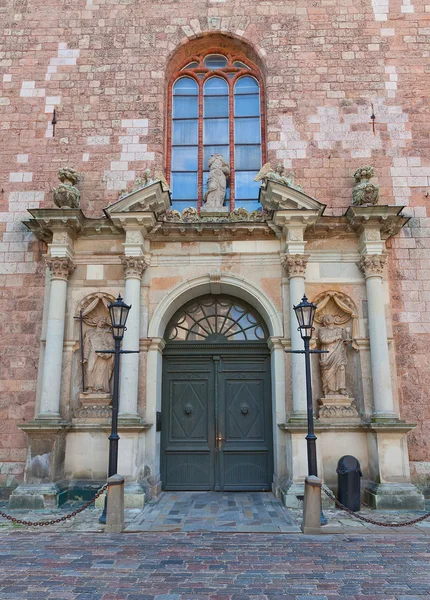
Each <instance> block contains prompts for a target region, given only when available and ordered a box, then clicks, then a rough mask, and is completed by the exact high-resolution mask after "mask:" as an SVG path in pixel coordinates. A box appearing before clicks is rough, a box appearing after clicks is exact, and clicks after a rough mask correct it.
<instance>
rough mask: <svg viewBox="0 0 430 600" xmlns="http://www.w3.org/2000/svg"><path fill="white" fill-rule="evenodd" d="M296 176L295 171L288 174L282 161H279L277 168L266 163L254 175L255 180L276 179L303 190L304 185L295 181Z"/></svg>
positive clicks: (278, 181)
mask: <svg viewBox="0 0 430 600" xmlns="http://www.w3.org/2000/svg"><path fill="white" fill-rule="evenodd" d="M295 176H296V175H295V173H294V171H290V172H289V173H288V174H287V173H286V172H285V167H284V165H283V164H282V163H278V164H277V165H276V167H275V170H273V169H272V167H271V166H270V163H266V164H265V165H263V166H262V167H261V169H260V171H259V172H258V173H257V175H256V176H255V177H254V181H276V182H277V183H282V184H283V185H287V186H288V187H290V188H293V189H295V190H298V191H302V189H303V188H302V186H300V185H298V184H295V183H294V178H295Z"/></svg>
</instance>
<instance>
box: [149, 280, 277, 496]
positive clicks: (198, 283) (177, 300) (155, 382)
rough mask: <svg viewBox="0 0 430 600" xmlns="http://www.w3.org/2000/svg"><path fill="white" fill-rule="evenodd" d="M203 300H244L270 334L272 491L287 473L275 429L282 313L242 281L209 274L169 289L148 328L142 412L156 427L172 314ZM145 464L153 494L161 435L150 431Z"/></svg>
mask: <svg viewBox="0 0 430 600" xmlns="http://www.w3.org/2000/svg"><path fill="white" fill-rule="evenodd" d="M205 294H227V295H230V296H233V297H237V298H239V299H241V300H244V301H245V302H246V303H248V304H249V305H250V306H252V307H253V308H255V309H256V311H257V312H258V313H259V314H260V315H261V317H262V319H263V320H264V322H265V325H266V327H267V329H268V332H269V338H268V346H269V350H270V352H271V395H272V426H273V463H274V476H273V484H272V488H273V489H274V490H275V489H277V488H278V486H279V483H280V482H281V481H282V479H283V478H284V477H285V473H286V446H285V435H284V433H283V432H282V431H280V430H279V428H278V426H277V424H278V423H282V422H285V360H284V351H283V347H282V344H281V340H282V338H283V325H282V318H281V311H280V310H278V309H277V307H276V306H275V305H274V304H273V303H272V301H271V300H270V299H269V298H267V296H266V295H265V294H263V293H262V292H261V291H260V290H259V289H258V288H256V287H255V286H254V285H253V284H251V283H249V282H248V281H246V280H245V279H244V278H242V277H237V276H234V275H231V274H223V273H219V272H217V273H209V274H207V275H202V276H198V277H195V278H193V279H190V280H187V281H185V282H183V283H181V284H179V285H178V286H176V287H175V288H173V289H172V290H171V291H170V292H169V293H168V294H166V296H165V297H164V298H163V300H162V301H161V302H160V303H159V304H158V306H157V307H156V309H155V311H154V313H153V315H152V317H151V319H150V323H149V327H148V338H149V339H150V340H151V342H150V344H149V348H148V360H147V374H146V377H147V384H146V385H147V387H146V397H147V408H146V411H147V412H146V418H147V421H148V422H150V423H154V424H155V422H156V418H157V412H160V411H161V394H162V353H163V349H164V346H165V341H164V339H163V337H164V332H165V329H166V326H167V324H168V323H169V321H170V319H171V317H172V316H173V314H174V313H175V312H176V311H177V310H178V309H179V308H180V307H181V306H183V305H184V304H186V303H187V302H188V301H190V300H192V299H193V298H197V297H198V296H203V295H205ZM145 443H146V449H145V456H146V460H145V464H146V467H147V472H148V473H150V478H151V484H152V486H153V489H154V490H155V491H159V490H160V489H161V486H160V455H161V447H160V433H159V432H156V428H155V427H152V428H151V429H150V430H149V431H148V433H147V435H146V440H145Z"/></svg>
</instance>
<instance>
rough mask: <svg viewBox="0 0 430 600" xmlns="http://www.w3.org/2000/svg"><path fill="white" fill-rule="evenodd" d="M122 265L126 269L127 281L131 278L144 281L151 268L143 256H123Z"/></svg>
mask: <svg viewBox="0 0 430 600" xmlns="http://www.w3.org/2000/svg"><path fill="white" fill-rule="evenodd" d="M121 264H122V266H123V267H124V277H125V279H128V278H131V277H134V278H136V279H142V275H143V274H144V272H145V271H146V269H147V268H148V267H149V264H148V263H147V261H146V260H145V258H144V257H143V256H123V257H122V258H121Z"/></svg>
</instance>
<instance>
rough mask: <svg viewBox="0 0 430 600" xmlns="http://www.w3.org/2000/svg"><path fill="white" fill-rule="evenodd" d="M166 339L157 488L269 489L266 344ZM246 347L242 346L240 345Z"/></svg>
mask: <svg viewBox="0 0 430 600" xmlns="http://www.w3.org/2000/svg"><path fill="white" fill-rule="evenodd" d="M193 346H194V347H193V348H191V347H190V345H186V344H180V343H179V344H174V345H173V344H172V345H171V346H170V345H167V346H166V349H165V356H164V364H163V403H162V429H161V447H162V461H161V463H162V467H161V471H162V473H161V475H162V483H163V488H164V489H165V490H216V491H223V490H237V491H240V490H269V489H271V483H272V475H273V450H272V446H273V441H272V439H273V434H272V413H271V393H270V356H269V352H268V349H267V345H266V344H264V343H261V342H255V343H254V344H252V343H248V344H246V345H242V344H240V343H236V344H235V343H234V342H230V343H229V344H228V346H227V345H218V344H209V345H207V344H206V345H203V344H202V346H199V345H197V344H194V345H193ZM245 346H246V347H245Z"/></svg>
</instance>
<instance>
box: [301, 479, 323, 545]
mask: <svg viewBox="0 0 430 600" xmlns="http://www.w3.org/2000/svg"><path fill="white" fill-rule="evenodd" d="M301 529H302V531H303V533H306V534H309V535H319V534H321V479H318V477H315V476H314V475H309V477H306V479H305V501H304V504H303V521H302V525H301Z"/></svg>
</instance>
